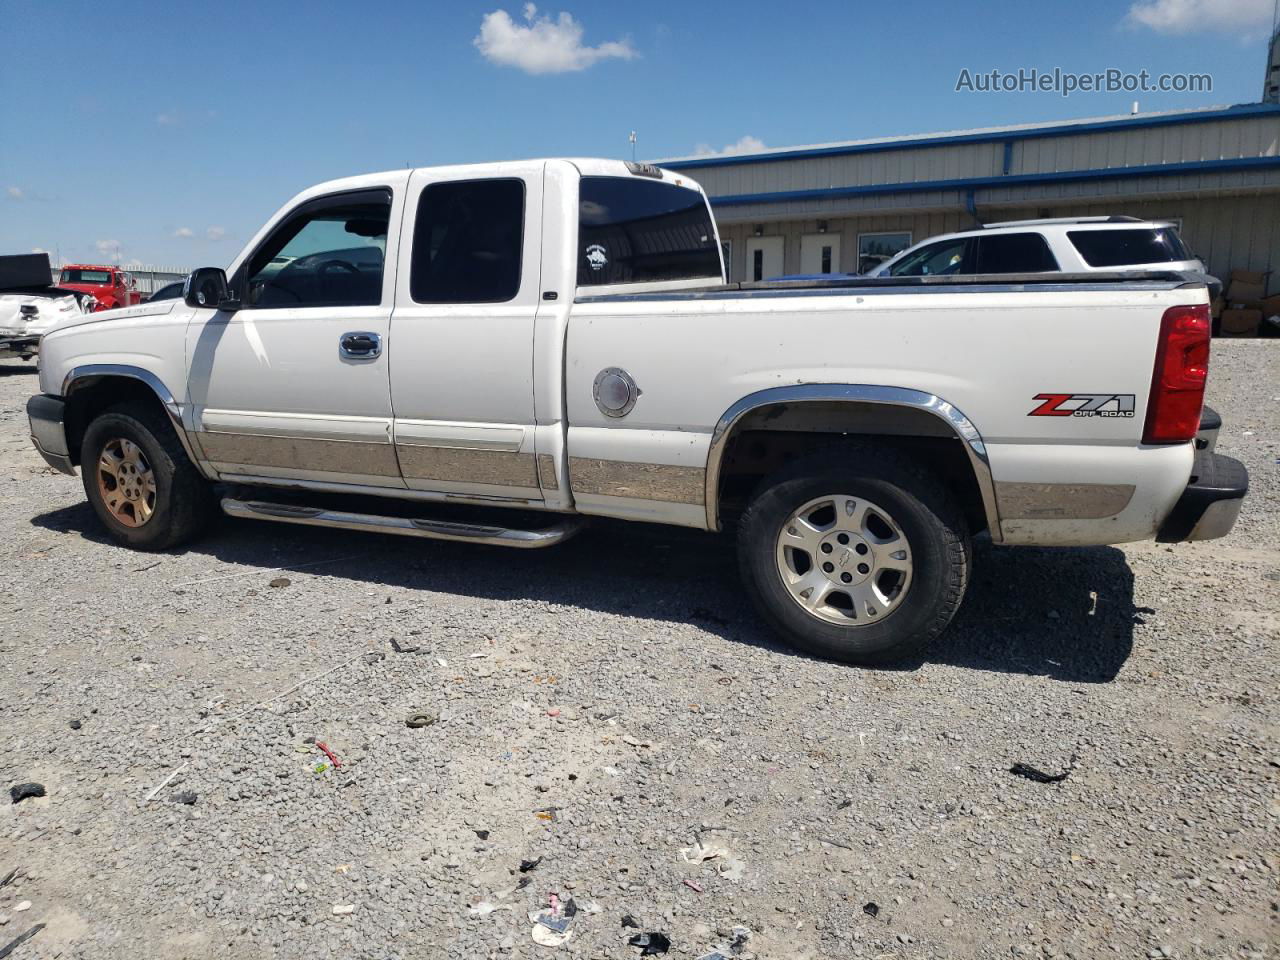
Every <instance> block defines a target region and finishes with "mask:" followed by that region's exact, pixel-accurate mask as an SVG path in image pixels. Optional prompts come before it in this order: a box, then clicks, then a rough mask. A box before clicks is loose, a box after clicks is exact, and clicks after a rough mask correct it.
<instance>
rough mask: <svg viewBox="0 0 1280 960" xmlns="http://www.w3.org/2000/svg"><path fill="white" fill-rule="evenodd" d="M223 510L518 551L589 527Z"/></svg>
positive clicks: (277, 507) (234, 503)
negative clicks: (536, 527) (530, 527)
mask: <svg viewBox="0 0 1280 960" xmlns="http://www.w3.org/2000/svg"><path fill="white" fill-rule="evenodd" d="M222 510H223V512H224V513H226V514H228V515H230V516H233V517H244V518H248V519H254V520H275V521H277V522H279V523H296V524H300V525H302V526H309V527H330V528H335V529H339V530H364V531H370V532H374V533H393V534H398V535H399V536H402V537H423V538H426V539H429V540H453V541H457V542H461V543H483V544H488V545H489V546H495V547H515V548H517V549H524V550H531V549H537V548H539V547H551V546H555V545H556V544H558V543H563V542H564V541H565V540H568V539H569V538H570V537H572V536H573V535H574V534H576V533H578V532H579V531H580V530H581V529H582V528H583V527H584V526H585V521H583V520H581V519H579V518H576V517H575V518H570V519H568V520H566V521H564V522H563V523H559V524H556V525H554V526H551V527H547V528H545V529H542V530H517V529H513V528H508V527H493V526H485V525H481V524H472V523H452V522H449V521H444V520H416V519H410V518H407V517H386V516H379V515H377V514H370V513H347V512H345V511H341V510H322V509H320V508H319V507H305V506H294V505H292V504H283V503H268V502H265V501H260V500H235V499H232V498H230V497H227V498H224V499H223V501H222Z"/></svg>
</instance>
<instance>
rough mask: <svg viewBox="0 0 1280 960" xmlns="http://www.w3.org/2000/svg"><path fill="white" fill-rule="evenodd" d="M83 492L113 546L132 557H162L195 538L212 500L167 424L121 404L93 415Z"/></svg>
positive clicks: (84, 453) (83, 457)
mask: <svg viewBox="0 0 1280 960" xmlns="http://www.w3.org/2000/svg"><path fill="white" fill-rule="evenodd" d="M80 473H81V475H82V478H83V480H84V492H85V495H86V496H87V497H88V498H89V503H90V504H91V505H92V506H93V509H94V512H95V513H97V515H98V519H99V520H101V521H102V524H103V526H104V527H106V528H107V532H108V533H109V534H111V537H112V539H114V540H116V541H117V542H119V543H122V544H124V545H125V546H129V547H133V548H134V549H136V550H164V549H166V548H167V547H172V546H175V545H176V544H179V543H182V542H184V541H186V540H190V539H191V538H192V537H194V536H195V535H196V534H198V533H199V532H200V531H201V530H202V529H203V528H204V527H205V525H206V524H207V523H208V520H209V518H210V516H211V515H212V513H213V506H214V504H213V495H212V492H211V491H210V488H209V484H208V483H207V482H206V481H205V479H204V478H203V477H202V476H200V473H199V472H198V471H197V470H196V468H195V465H194V464H193V463H192V462H191V461H190V460H189V459H187V455H186V452H185V451H184V450H183V449H182V444H181V442H180V441H179V440H178V436H177V434H176V433H174V430H173V427H172V425H171V424H170V423H169V422H168V421H167V420H166V419H165V418H164V417H163V416H161V414H160V413H158V412H157V411H155V410H153V409H151V408H149V407H146V406H143V405H140V404H127V405H124V406H119V407H115V408H113V409H111V410H108V411H106V412H105V413H102V414H99V415H98V416H97V417H96V418H94V420H93V421H92V422H91V423H90V424H89V426H88V428H87V429H86V430H85V433H84V442H83V444H82V445H81V447H80Z"/></svg>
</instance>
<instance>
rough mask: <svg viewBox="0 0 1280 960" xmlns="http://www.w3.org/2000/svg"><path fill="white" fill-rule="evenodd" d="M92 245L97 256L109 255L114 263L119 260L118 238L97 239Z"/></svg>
mask: <svg viewBox="0 0 1280 960" xmlns="http://www.w3.org/2000/svg"><path fill="white" fill-rule="evenodd" d="M93 246H94V249H95V250H97V251H98V255H99V256H103V257H109V258H111V260H112V261H113V262H115V263H119V262H120V241H119V240H98V241H97V242H95V243H94V245H93Z"/></svg>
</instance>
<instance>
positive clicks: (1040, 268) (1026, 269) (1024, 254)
mask: <svg viewBox="0 0 1280 960" xmlns="http://www.w3.org/2000/svg"><path fill="white" fill-rule="evenodd" d="M1057 269H1058V261H1057V260H1055V259H1054V258H1053V253H1052V251H1050V250H1049V244H1047V243H1046V242H1045V239H1044V237H1042V236H1041V235H1040V234H1038V233H994V234H992V235H991V236H988V237H979V238H978V260H977V266H976V267H975V269H974V273H1044V272H1046V271H1052V270H1057Z"/></svg>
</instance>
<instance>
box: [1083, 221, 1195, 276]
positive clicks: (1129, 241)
mask: <svg viewBox="0 0 1280 960" xmlns="http://www.w3.org/2000/svg"><path fill="white" fill-rule="evenodd" d="M1067 237H1068V238H1069V239H1070V240H1071V243H1072V245H1073V246H1074V247H1075V248H1076V250H1077V251H1078V252H1079V254H1080V256H1081V257H1083V258H1084V262H1085V263H1087V264H1088V265H1089V266H1091V267H1126V266H1137V265H1140V264H1145V263H1173V262H1175V261H1177V260H1192V259H1194V258H1193V257H1192V256H1191V254H1190V253H1188V252H1187V248H1186V246H1185V245H1184V244H1183V242H1182V238H1181V237H1179V236H1178V231H1177V230H1175V229H1174V228H1173V227H1154V228H1153V227H1143V228H1142V229H1139V230H1068V231H1067Z"/></svg>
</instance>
